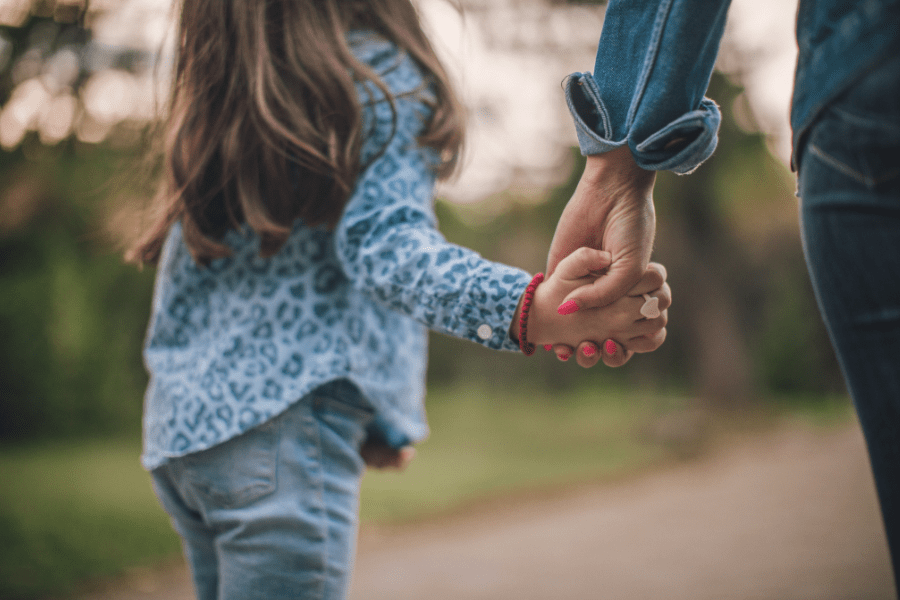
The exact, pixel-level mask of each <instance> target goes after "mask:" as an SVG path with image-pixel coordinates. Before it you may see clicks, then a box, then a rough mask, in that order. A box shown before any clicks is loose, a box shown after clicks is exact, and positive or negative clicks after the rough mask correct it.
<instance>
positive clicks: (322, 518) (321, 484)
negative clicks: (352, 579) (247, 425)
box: [303, 399, 328, 600]
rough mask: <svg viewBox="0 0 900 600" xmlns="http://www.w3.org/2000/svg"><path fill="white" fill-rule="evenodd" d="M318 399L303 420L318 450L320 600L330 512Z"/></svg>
mask: <svg viewBox="0 0 900 600" xmlns="http://www.w3.org/2000/svg"><path fill="white" fill-rule="evenodd" d="M317 403H318V400H317V399H313V400H312V402H311V405H310V406H309V411H308V413H307V414H304V415H303V420H304V422H305V423H306V425H307V426H308V430H309V433H310V434H311V436H312V441H313V444H314V447H315V449H316V457H315V459H316V460H315V496H316V509H317V510H318V511H319V535H320V536H321V538H322V540H321V541H322V552H321V554H320V555H319V564H318V567H319V574H320V577H319V598H322V599H323V600H324V598H325V585H326V583H327V579H328V578H327V570H328V510H327V509H326V508H325V467H324V465H323V464H322V463H323V461H324V457H325V453H324V451H323V448H322V432H321V430H320V424H319V420H318V419H317V418H316V414H315V409H316V406H315V405H316V404H317Z"/></svg>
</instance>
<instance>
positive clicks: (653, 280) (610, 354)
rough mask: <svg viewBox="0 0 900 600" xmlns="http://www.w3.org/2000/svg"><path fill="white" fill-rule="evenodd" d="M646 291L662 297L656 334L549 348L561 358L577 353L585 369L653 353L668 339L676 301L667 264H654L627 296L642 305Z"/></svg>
mask: <svg viewBox="0 0 900 600" xmlns="http://www.w3.org/2000/svg"><path fill="white" fill-rule="evenodd" d="M644 294H647V295H648V296H651V297H654V298H657V299H658V302H659V304H658V308H659V310H660V317H661V318H663V319H664V322H663V323H662V324H663V327H662V329H660V330H659V331H658V332H656V333H655V334H652V335H644V336H639V337H636V338H633V339H631V340H621V339H619V338H616V339H615V340H613V339H608V340H606V341H605V342H593V341H582V342H581V343H580V344H579V345H578V351H577V352H573V349H572V347H571V346H568V345H565V344H557V345H554V346H553V347H552V348H551V347H548V348H547V349H548V350H552V351H553V352H554V353H555V354H556V356H557V358H559V359H560V360H569V358H570V357H571V356H573V354H574V356H575V359H576V361H577V362H578V364H579V365H580V366H582V367H584V368H590V367H593V366H594V365H596V364H597V363H598V362H599V361H600V360H601V359H602V360H603V362H604V364H606V366H608V367H621V366H622V365H624V364H625V363H627V362H628V361H629V360H630V359H631V357H632V356H633V355H634V354H635V352H653V351H654V350H656V349H657V348H659V347H660V346H661V345H662V343H663V342H664V341H665V339H666V329H665V323H666V322H667V321H668V311H667V308H668V306H670V305H671V303H672V290H671V288H670V287H669V284H667V283H666V268H665V267H664V266H663V265H661V264H659V263H650V264H649V265H648V267H647V270H646V271H645V272H644V275H643V277H642V278H641V281H640V282H639V283H638V284H637V285H636V286H635V287H633V288H632V289H631V290H629V291H628V293H627V294H626V295H627V296H630V297H632V298H635V299H638V300H640V302H641V306H643V305H644V302H646V299H645V298H644ZM623 344H624V346H623Z"/></svg>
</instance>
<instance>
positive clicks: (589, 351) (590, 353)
mask: <svg viewBox="0 0 900 600" xmlns="http://www.w3.org/2000/svg"><path fill="white" fill-rule="evenodd" d="M582 352H584V355H585V356H593V355H595V354H597V350H595V349H594V347H593V346H585V347H584V349H583V350H582Z"/></svg>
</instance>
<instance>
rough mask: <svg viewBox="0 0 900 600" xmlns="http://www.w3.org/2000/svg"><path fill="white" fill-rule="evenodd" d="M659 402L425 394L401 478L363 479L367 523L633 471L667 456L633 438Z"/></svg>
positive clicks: (573, 395)
mask: <svg viewBox="0 0 900 600" xmlns="http://www.w3.org/2000/svg"><path fill="white" fill-rule="evenodd" d="M658 409H659V407H658V405H657V404H656V403H650V402H648V401H646V400H645V399H642V398H640V397H634V396H624V395H622V394H621V393H618V392H612V393H610V392H604V393H603V394H602V395H599V396H598V393H597V392H596V391H593V392H591V391H585V392H582V393H579V392H568V393H565V394H561V395H560V396H559V397H557V398H552V397H548V396H546V395H541V396H540V397H529V395H528V394H527V393H524V392H523V393H514V392H505V393H499V394H498V393H473V392H471V391H468V390H456V391H454V390H441V391H438V392H433V393H429V397H428V413H429V420H430V423H431V428H432V433H431V436H430V437H429V438H428V439H427V440H426V441H425V442H424V443H422V444H420V446H419V448H418V453H417V456H416V458H415V460H414V461H413V462H412V464H411V465H410V467H409V468H408V469H407V470H406V471H405V472H404V473H402V474H397V473H391V472H386V473H380V472H370V473H368V474H367V475H366V477H365V478H364V480H363V489H362V498H361V518H362V520H363V522H403V521H410V520H415V519H418V518H421V517H425V516H430V515H434V514H440V513H446V512H449V511H452V510H454V509H456V508H458V507H460V506H464V505H466V504H468V503H471V502H473V501H477V500H479V499H483V498H485V497H490V496H496V495H509V494H512V493H515V492H519V491H528V490H533V489H538V488H544V489H546V488H551V487H558V486H564V485H568V484H572V483H575V482H579V481H585V480H593V479H597V478H600V477H606V476H613V475H617V474H621V473H625V472H629V471H634V470H637V469H640V468H643V467H646V466H647V465H650V464H652V463H654V462H658V461H659V460H661V459H662V458H663V457H664V456H665V451H664V449H663V448H662V447H661V446H659V445H654V444H652V443H648V442H647V441H646V440H642V439H641V436H639V435H638V430H639V429H640V426H641V425H642V424H643V423H644V422H646V420H647V419H648V418H649V417H650V415H651V414H652V413H653V412H654V411H656V410H658Z"/></svg>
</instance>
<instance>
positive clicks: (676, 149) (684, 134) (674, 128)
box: [565, 73, 722, 174]
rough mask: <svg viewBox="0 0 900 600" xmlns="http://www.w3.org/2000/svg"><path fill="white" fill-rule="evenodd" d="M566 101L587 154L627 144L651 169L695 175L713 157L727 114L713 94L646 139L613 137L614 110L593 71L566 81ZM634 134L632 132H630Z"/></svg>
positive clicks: (640, 162)
mask: <svg viewBox="0 0 900 600" xmlns="http://www.w3.org/2000/svg"><path fill="white" fill-rule="evenodd" d="M565 94H566V103H567V104H568V106H569V112H570V113H571V114H572V118H573V119H574V121H575V133H576V135H577V136H578V145H579V147H580V148H581V153H582V154H583V155H585V156H589V155H592V154H603V153H604V152H609V151H611V150H615V149H616V148H620V147H622V146H623V145H625V144H626V143H627V144H628V145H629V146H630V147H631V153H632V155H633V156H634V160H635V162H636V163H637V165H638V166H639V167H641V168H643V169H646V170H648V171H674V172H675V173H680V174H686V173H690V172H691V171H693V170H694V169H696V168H697V167H698V166H700V164H701V163H703V161H705V160H706V159H707V158H709V157H710V156H712V153H713V152H714V151H715V149H716V144H717V143H718V135H717V133H718V130H719V123H720V122H721V120H722V114H721V113H720V112H719V107H718V106H717V105H716V103H715V102H713V101H712V100H710V99H709V98H704V99H703V100H702V101H701V103H700V107H699V108H698V109H697V110H692V111H689V112H687V113H685V114H684V115H682V116H680V117H679V118H677V119H675V120H674V121H672V122H671V123H668V124H666V125H665V126H663V127H661V128H660V129H658V130H657V131H656V132H655V133H653V134H651V135H649V136H647V137H646V138H645V139H640V140H636V139H631V136H630V135H625V136H623V137H622V139H620V140H614V139H611V138H612V135H611V133H612V131H613V128H612V125H611V122H610V117H609V113H608V111H607V110H606V107H605V106H604V104H603V100H602V99H601V98H600V88H599V87H598V86H597V82H596V81H594V77H593V75H591V74H590V73H573V74H572V75H570V76H569V77H568V78H567V79H566V84H565ZM629 134H630V132H629Z"/></svg>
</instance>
